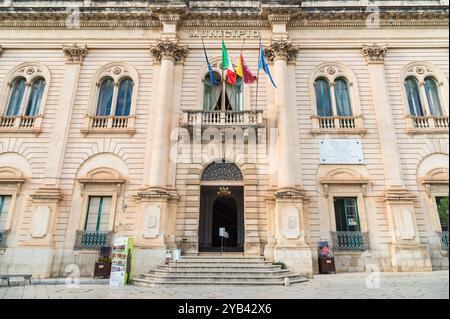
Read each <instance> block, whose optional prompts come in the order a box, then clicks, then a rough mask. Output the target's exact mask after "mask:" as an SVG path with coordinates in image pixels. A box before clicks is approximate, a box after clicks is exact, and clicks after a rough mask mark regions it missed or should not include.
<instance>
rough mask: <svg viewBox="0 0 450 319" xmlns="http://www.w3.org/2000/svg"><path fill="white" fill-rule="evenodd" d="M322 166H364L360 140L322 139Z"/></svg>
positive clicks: (320, 142)
mask: <svg viewBox="0 0 450 319" xmlns="http://www.w3.org/2000/svg"><path fill="white" fill-rule="evenodd" d="M319 156H320V164H364V156H363V150H362V142H361V140H360V139H330V138H327V139H320V140H319Z"/></svg>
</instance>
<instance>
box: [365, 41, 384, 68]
mask: <svg viewBox="0 0 450 319" xmlns="http://www.w3.org/2000/svg"><path fill="white" fill-rule="evenodd" d="M386 52H387V45H378V44H376V43H374V44H372V45H367V44H365V45H364V46H363V47H362V54H363V55H364V56H365V57H366V60H367V63H368V64H383V63H384V57H385V56H386Z"/></svg>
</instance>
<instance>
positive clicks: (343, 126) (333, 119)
mask: <svg viewBox="0 0 450 319" xmlns="http://www.w3.org/2000/svg"><path fill="white" fill-rule="evenodd" d="M312 126H313V130H312V133H313V134H320V133H358V134H362V133H365V130H364V129H363V123H362V117H361V116H317V115H313V116H312Z"/></svg>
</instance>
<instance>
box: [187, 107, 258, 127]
mask: <svg viewBox="0 0 450 319" xmlns="http://www.w3.org/2000/svg"><path fill="white" fill-rule="evenodd" d="M194 126H199V127H217V128H227V127H231V128H233V127H241V128H249V127H253V128H260V127H264V120H263V111H262V110H258V111H225V112H221V111H201V110H184V111H183V118H182V123H181V127H186V128H189V127H194Z"/></svg>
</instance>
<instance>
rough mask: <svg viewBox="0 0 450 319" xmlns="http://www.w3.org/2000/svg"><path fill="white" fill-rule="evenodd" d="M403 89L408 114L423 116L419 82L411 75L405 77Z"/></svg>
mask: <svg viewBox="0 0 450 319" xmlns="http://www.w3.org/2000/svg"><path fill="white" fill-rule="evenodd" d="M405 90H406V97H407V99H408V105H409V112H410V114H411V115H413V116H423V115H424V113H423V108H422V102H421V99H420V88H419V82H418V81H417V80H416V79H415V78H414V77H412V76H410V77H407V78H406V80H405Z"/></svg>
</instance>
